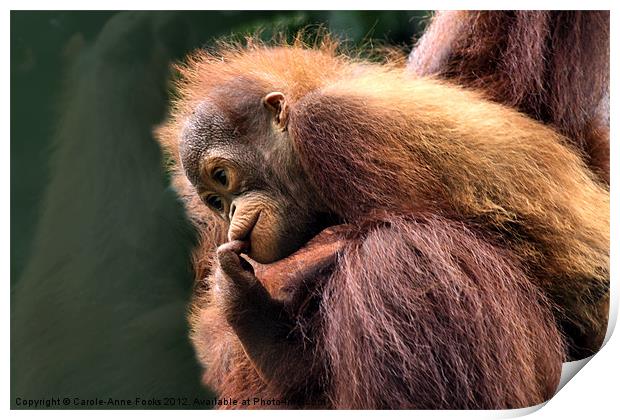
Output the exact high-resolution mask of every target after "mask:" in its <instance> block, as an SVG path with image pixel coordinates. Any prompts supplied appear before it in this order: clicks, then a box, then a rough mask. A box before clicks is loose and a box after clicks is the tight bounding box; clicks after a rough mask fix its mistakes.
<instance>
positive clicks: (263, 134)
mask: <svg viewBox="0 0 620 420" xmlns="http://www.w3.org/2000/svg"><path fill="white" fill-rule="evenodd" d="M249 101H250V102H251V103H250V104H244V105H245V106H246V108H249V109H250V110H252V112H253V113H255V116H254V117H253V118H248V119H246V121H250V122H251V127H250V129H246V130H243V133H242V132H241V131H240V130H238V129H236V127H234V126H233V124H232V123H231V118H229V117H228V116H227V115H226V113H225V112H224V111H223V110H222V109H221V108H220V107H218V106H217V105H216V103H215V101H210V100H208V99H207V100H205V101H203V102H202V103H200V104H199V105H198V106H197V107H196V109H195V110H194V113H193V115H192V116H191V117H190V118H189V119H188V121H187V123H186V125H185V128H184V130H183V133H182V138H181V143H180V158H181V163H182V165H183V169H184V171H185V173H186V176H187V177H188V179H189V180H190V182H191V183H192V184H193V185H194V186H195V187H196V191H197V193H198V195H199V196H200V197H201V198H202V200H203V202H204V203H205V205H207V206H208V207H209V208H210V209H211V210H213V211H214V212H215V213H217V214H218V215H219V216H220V217H222V218H223V219H224V220H226V221H227V222H228V223H229V229H228V240H229V241H242V242H245V243H246V246H245V249H244V252H245V253H246V254H247V255H249V256H250V257H251V258H252V259H254V260H255V261H257V262H259V263H263V264H266V263H271V262H274V261H277V260H280V259H281V258H283V257H286V256H287V255H289V254H291V253H292V252H294V251H295V250H297V249H299V248H300V247H301V246H302V245H303V244H304V243H306V242H307V241H308V240H309V239H310V238H311V237H313V236H314V235H316V234H317V233H318V232H319V231H321V230H322V229H323V228H324V227H326V226H327V225H328V224H329V223H328V222H326V221H325V220H326V219H329V217H326V211H325V209H326V206H323V205H321V200H320V199H319V198H318V194H316V193H315V192H314V188H313V187H312V186H311V185H310V184H309V182H308V181H307V178H306V176H305V174H304V173H303V171H302V170H301V167H300V165H299V162H298V160H297V159H296V157H295V154H294V152H293V146H292V144H291V141H290V139H289V136H288V133H287V131H286V119H287V109H288V108H287V106H286V101H285V99H284V96H283V95H282V94H281V93H278V92H273V93H270V94H268V95H266V96H264V97H263V99H262V100H258V101H256V100H255V101H252V100H251V99H249ZM252 102H256V103H252Z"/></svg>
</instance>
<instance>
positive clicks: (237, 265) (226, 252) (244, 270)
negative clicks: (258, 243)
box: [217, 241, 255, 283]
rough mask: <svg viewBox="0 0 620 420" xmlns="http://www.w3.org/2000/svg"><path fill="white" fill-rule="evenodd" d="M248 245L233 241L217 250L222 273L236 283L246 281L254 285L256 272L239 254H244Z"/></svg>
mask: <svg viewBox="0 0 620 420" xmlns="http://www.w3.org/2000/svg"><path fill="white" fill-rule="evenodd" d="M245 248H246V243H245V242H243V241H231V242H228V243H226V244H224V245H221V246H220V247H219V248H218V249H217V257H218V261H219V263H220V268H221V269H222V271H223V272H224V273H225V274H226V275H228V276H229V277H231V278H232V279H233V280H235V281H239V280H242V279H243V280H244V281H246V282H250V283H254V281H255V279H254V270H253V269H252V266H251V265H250V264H249V263H248V262H247V261H246V260H245V259H243V258H241V257H240V256H239V255H238V253H241V252H243V250H244V249H245Z"/></svg>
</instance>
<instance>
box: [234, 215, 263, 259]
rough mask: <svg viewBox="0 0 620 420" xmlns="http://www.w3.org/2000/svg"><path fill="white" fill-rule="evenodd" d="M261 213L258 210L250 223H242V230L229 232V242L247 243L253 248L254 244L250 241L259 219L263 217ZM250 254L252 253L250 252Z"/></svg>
mask: <svg viewBox="0 0 620 420" xmlns="http://www.w3.org/2000/svg"><path fill="white" fill-rule="evenodd" d="M261 212H262V211H261V210H258V211H257V212H255V213H254V214H253V215H252V217H251V218H250V219H249V221H248V222H245V223H242V226H241V228H239V229H236V230H233V231H229V232H228V240H229V241H246V242H248V245H249V246H250V247H251V246H252V244H251V241H250V235H251V234H252V231H253V230H254V227H256V224H257V223H258V219H259V218H260V216H261ZM248 252H250V251H249V250H248Z"/></svg>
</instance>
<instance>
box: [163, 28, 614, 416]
mask: <svg viewBox="0 0 620 420" xmlns="http://www.w3.org/2000/svg"><path fill="white" fill-rule="evenodd" d="M178 70H179V72H180V74H181V75H182V79H181V81H180V83H179V85H178V88H179V93H180V95H179V99H178V101H177V102H176V103H175V105H174V108H173V112H172V116H171V118H170V120H169V121H168V123H167V124H166V125H164V126H163V127H161V128H160V129H159V130H158V135H159V138H160V140H161V142H162V144H163V145H164V147H166V148H167V149H168V150H169V152H170V154H171V155H172V156H177V155H178V138H179V132H180V130H181V128H182V126H183V124H184V121H185V119H186V118H187V117H188V115H190V114H191V112H192V111H193V109H194V108H195V107H196V105H197V104H198V103H200V102H201V101H204V100H205V99H208V100H210V101H212V102H213V103H214V104H215V105H216V106H217V107H218V109H220V110H221V111H222V113H223V114H224V115H225V116H226V118H227V119H228V120H229V121H231V122H232V124H233V125H234V126H235V127H236V129H237V130H239V132H251V130H252V127H254V126H256V125H257V124H259V117H258V114H259V112H260V109H261V106H262V98H263V97H264V96H265V95H266V94H267V93H269V92H273V91H279V92H282V93H283V94H284V96H285V97H286V98H287V102H288V106H289V108H290V112H289V121H288V126H287V132H288V134H289V136H290V139H291V141H292V144H293V146H294V151H295V154H296V155H297V156H298V158H299V161H300V164H301V165H302V167H303V169H304V171H305V173H306V174H307V175H308V177H309V179H310V180H311V182H312V183H313V184H314V185H315V186H316V189H317V190H318V191H319V192H320V194H321V196H322V199H323V200H324V201H326V202H327V203H329V205H330V207H331V211H332V212H333V213H334V214H336V215H337V216H338V217H339V219H340V220H342V221H343V224H342V225H341V226H339V228H338V229H337V230H336V231H337V233H336V235H335V236H336V237H337V240H338V241H339V242H340V243H341V246H339V247H338V248H337V251H336V252H335V258H334V259H333V260H332V262H331V263H330V264H328V265H326V266H322V267H321V269H320V270H314V271H311V272H312V276H308V277H302V278H297V277H296V276H289V275H288V274H289V273H290V271H289V268H290V264H295V261H297V262H299V261H303V262H304V264H308V265H312V264H313V263H311V262H309V261H308V260H307V259H301V260H295V258H296V257H295V255H293V256H291V257H290V258H289V259H288V260H287V261H285V262H278V263H275V264H274V266H273V267H271V268H270V269H267V268H266V269H265V270H264V271H262V274H261V270H257V273H258V274H257V276H258V277H259V279H260V280H261V282H262V283H263V284H264V285H265V287H266V288H267V289H268V290H269V292H270V293H271V294H272V295H273V296H274V297H280V298H282V299H283V300H284V301H286V307H287V311H288V312H289V313H290V316H291V317H292V319H294V320H295V329H296V330H297V332H298V333H299V334H298V336H300V337H302V339H301V343H300V347H299V349H300V352H301V351H302V350H303V351H304V352H306V353H308V352H309V353H310V354H311V358H310V361H311V362H308V365H307V366H305V365H304V366H300V365H299V363H300V362H299V360H300V359H299V358H298V357H296V355H295V354H290V355H286V356H285V357H284V358H283V360H282V361H281V366H282V368H281V369H282V375H280V376H279V378H280V379H279V380H278V381H271V382H269V383H268V382H266V381H264V380H262V379H261V378H260V376H259V375H258V373H257V372H256V370H255V369H254V368H253V366H252V361H251V360H250V359H249V358H248V356H247V355H246V354H245V353H244V351H243V348H242V346H241V343H240V342H239V339H238V338H237V337H236V336H235V334H234V332H233V331H232V329H231V328H230V327H229V326H228V325H227V324H226V321H225V318H224V317H223V315H222V313H221V311H220V310H219V308H217V306H214V305H212V304H211V303H212V302H213V297H212V293H214V291H213V290H212V289H210V288H209V279H208V276H209V273H210V271H211V270H210V267H211V255H212V254H213V250H214V249H215V246H217V244H219V243H221V242H223V241H224V239H223V238H222V236H223V232H224V229H225V226H222V225H221V224H218V223H215V222H214V223H211V221H212V220H213V217H212V216H209V215H208V214H205V213H207V212H205V211H204V210H203V206H201V205H200V204H199V201H198V199H197V197H196V193H195V192H194V191H193V187H192V186H191V184H189V182H188V181H187V180H186V179H185V177H184V176H183V175H182V174H181V172H180V171H178V170H177V172H176V176H175V185H176V186H177V188H178V189H179V190H180V194H181V195H182V196H183V197H185V198H186V201H187V203H188V210H189V211H190V212H194V211H195V212H196V213H195V214H196V215H197V216H195V220H196V223H197V226H198V227H199V229H201V230H202V232H203V241H202V245H201V247H200V248H199V251H198V253H197V258H196V261H197V263H198V265H199V266H198V269H197V271H198V272H199V279H200V281H201V282H202V284H203V287H201V288H199V290H200V293H197V295H196V299H195V302H194V305H193V311H192V315H191V316H190V319H191V322H192V325H193V334H192V338H193V341H194V343H195V347H196V350H197V353H198V355H199V358H200V360H201V361H202V363H203V364H204V366H205V367H206V369H207V370H206V373H205V382H206V383H207V384H209V385H210V386H212V387H213V388H214V389H216V390H217V391H218V393H219V394H220V395H221V396H223V397H231V396H232V397H235V398H248V397H254V396H259V397H263V396H264V397H265V398H283V399H286V400H288V401H291V402H293V403H295V404H296V405H299V406H311V407H315V406H320V407H332V408H387V407H395V408H405V407H407V408H515V407H523V406H528V405H533V404H538V403H540V402H543V401H544V400H546V399H548V398H550V397H551V395H552V394H553V392H554V390H555V387H556V386H557V382H558V379H559V372H560V368H561V363H562V361H563V360H564V357H565V351H566V349H565V345H567V346H568V351H569V352H570V354H571V357H579V355H581V354H582V353H581V352H582V351H586V352H588V351H589V352H592V351H595V350H596V349H597V348H598V346H600V342H601V340H602V336H604V331H605V327H606V321H607V313H606V305H607V303H606V302H607V287H608V281H609V268H608V259H609V210H608V205H609V193H608V190H607V187H606V186H605V185H604V184H601V183H600V182H599V181H598V180H597V179H596V176H595V175H594V174H593V173H592V172H591V171H590V170H589V169H588V168H587V167H586V165H585V164H584V162H583V161H582V159H581V158H580V156H579V151H578V150H577V149H576V148H575V146H574V145H575V143H574V142H573V141H572V140H569V139H567V138H566V137H564V136H562V135H561V134H559V133H557V132H555V131H554V130H552V129H551V128H548V127H545V126H544V125H542V124H540V123H538V122H536V121H534V120H532V119H530V118H528V117H526V116H524V115H523V114H521V113H519V112H517V111H516V110H514V109H512V108H510V107H507V106H504V105H500V104H496V103H493V102H490V101H488V100H487V99H485V98H486V97H487V94H485V93H480V92H477V91H475V90H468V89H464V88H462V87H458V86H455V85H453V84H451V83H447V82H442V81H439V80H437V79H428V78H414V77H411V76H410V75H407V74H406V73H405V72H404V68H403V67H402V66H400V65H399V63H386V64H382V65H379V64H371V63H368V62H365V61H363V60H359V59H351V58H348V57H345V56H343V55H340V54H339V53H338V46H337V43H335V42H333V41H332V40H326V41H325V42H323V43H322V44H321V45H315V46H313V47H312V48H307V47H305V46H304V45H302V44H301V43H300V42H295V43H294V44H292V45H287V44H285V45H279V46H278V47H269V46H266V45H262V44H260V43H259V42H256V41H254V42H252V43H251V44H250V45H248V46H241V45H223V46H222V47H221V49H219V50H216V51H215V52H210V53H208V52H203V51H202V52H197V53H196V54H194V55H193V56H192V57H190V58H189V59H188V62H187V63H186V64H185V65H183V66H180V67H179V68H178ZM205 221H207V223H205ZM279 264H283V265H279ZM287 264H289V265H287ZM269 273H271V274H269ZM274 273H276V275H275V277H272V275H273V274H274ZM205 279H206V280H205ZM553 315H555V317H554V316H553ZM558 324H559V325H560V327H561V328H562V330H561V331H562V333H563V334H565V335H566V337H563V336H562V333H561V332H560V330H559V329H558V327H557V325H558ZM565 340H566V341H565ZM582 346H583V347H582ZM304 360H307V359H304ZM388 397H389V398H388Z"/></svg>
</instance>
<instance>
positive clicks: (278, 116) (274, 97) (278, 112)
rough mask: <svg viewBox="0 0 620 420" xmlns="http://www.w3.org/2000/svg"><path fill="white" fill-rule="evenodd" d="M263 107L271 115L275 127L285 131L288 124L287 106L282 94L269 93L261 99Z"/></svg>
mask: <svg viewBox="0 0 620 420" xmlns="http://www.w3.org/2000/svg"><path fill="white" fill-rule="evenodd" d="M263 105H265V108H267V109H268V110H269V111H271V113H272V114H273V119H274V122H275V124H276V126H277V127H279V128H280V129H282V130H286V123H287V122H288V104H287V103H286V98H285V97H284V94H283V93H282V92H271V93H268V94H267V95H265V97H264V98H263Z"/></svg>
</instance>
